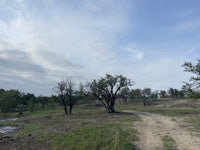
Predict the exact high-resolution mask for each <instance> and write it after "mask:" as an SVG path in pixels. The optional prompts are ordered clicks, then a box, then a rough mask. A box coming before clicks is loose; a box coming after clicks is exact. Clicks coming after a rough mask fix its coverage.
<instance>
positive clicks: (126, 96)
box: [118, 87, 130, 103]
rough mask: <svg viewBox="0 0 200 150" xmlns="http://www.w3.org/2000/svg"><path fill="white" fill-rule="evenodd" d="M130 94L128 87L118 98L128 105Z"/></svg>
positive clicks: (123, 89)
mask: <svg viewBox="0 0 200 150" xmlns="http://www.w3.org/2000/svg"><path fill="white" fill-rule="evenodd" d="M129 93H130V91H129V88H128V87H126V88H122V89H121V90H120V91H119V94H118V97H119V98H121V99H122V100H123V102H124V103H127V102H128V98H129Z"/></svg>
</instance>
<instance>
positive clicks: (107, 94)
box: [89, 74, 132, 113]
mask: <svg viewBox="0 0 200 150" xmlns="http://www.w3.org/2000/svg"><path fill="white" fill-rule="evenodd" d="M131 85H132V83H131V80H130V79H127V78H126V77H124V76H122V75H115V76H112V75H109V74H106V76H105V77H102V78H100V79H98V80H96V79H94V80H93V81H92V83H90V84H89V86H90V92H91V93H92V94H93V95H94V96H96V97H97V98H98V99H99V100H100V101H101V102H102V104H103V105H104V107H105V108H106V111H107V112H108V113H113V112H115V109H114V105H115V99H116V97H117V94H118V92H119V91H120V90H121V89H123V88H127V87H128V86H131Z"/></svg>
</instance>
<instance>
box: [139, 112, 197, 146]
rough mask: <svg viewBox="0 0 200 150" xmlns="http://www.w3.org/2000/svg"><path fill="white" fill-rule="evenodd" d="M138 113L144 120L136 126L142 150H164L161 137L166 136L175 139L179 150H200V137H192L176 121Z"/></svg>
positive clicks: (156, 115) (170, 118) (160, 116)
mask: <svg viewBox="0 0 200 150" xmlns="http://www.w3.org/2000/svg"><path fill="white" fill-rule="evenodd" d="M137 113H138V114H139V115H140V116H141V119H142V121H140V122H137V123H136V125H135V128H136V129H137V130H138V132H139V135H140V142H139V148H140V149H141V150H162V149H163V141H162V138H161V137H162V136H166V135H167V136H170V137H172V138H173V139H174V141H175V142H176V145H177V149H178V150H200V137H197V136H194V135H192V134H191V132H189V131H188V130H187V129H186V128H184V127H183V126H181V125H180V123H179V122H178V121H177V120H176V119H173V118H172V117H166V116H162V115H158V114H152V113H140V112H137Z"/></svg>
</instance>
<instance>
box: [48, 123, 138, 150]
mask: <svg viewBox="0 0 200 150" xmlns="http://www.w3.org/2000/svg"><path fill="white" fill-rule="evenodd" d="M135 132H136V131H135V130H132V131H131V130H126V129H124V128H122V127H119V126H116V125H106V126H101V127H95V128H85V129H79V130H75V131H72V132H69V133H63V134H54V135H50V136H48V137H49V138H50V139H49V140H53V144H52V149H53V150H60V149H63V150H65V149H69V150H88V149H93V150H99V149H105V150H121V149H123V150H134V149H136V146H135V145H134V144H133V142H134V141H137V140H138V138H137V136H136V134H135Z"/></svg>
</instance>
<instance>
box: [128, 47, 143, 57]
mask: <svg viewBox="0 0 200 150" xmlns="http://www.w3.org/2000/svg"><path fill="white" fill-rule="evenodd" d="M126 50H127V51H128V52H130V53H131V56H132V57H133V58H134V59H136V60H142V59H143V57H144V53H143V51H141V50H137V49H133V48H126Z"/></svg>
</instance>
